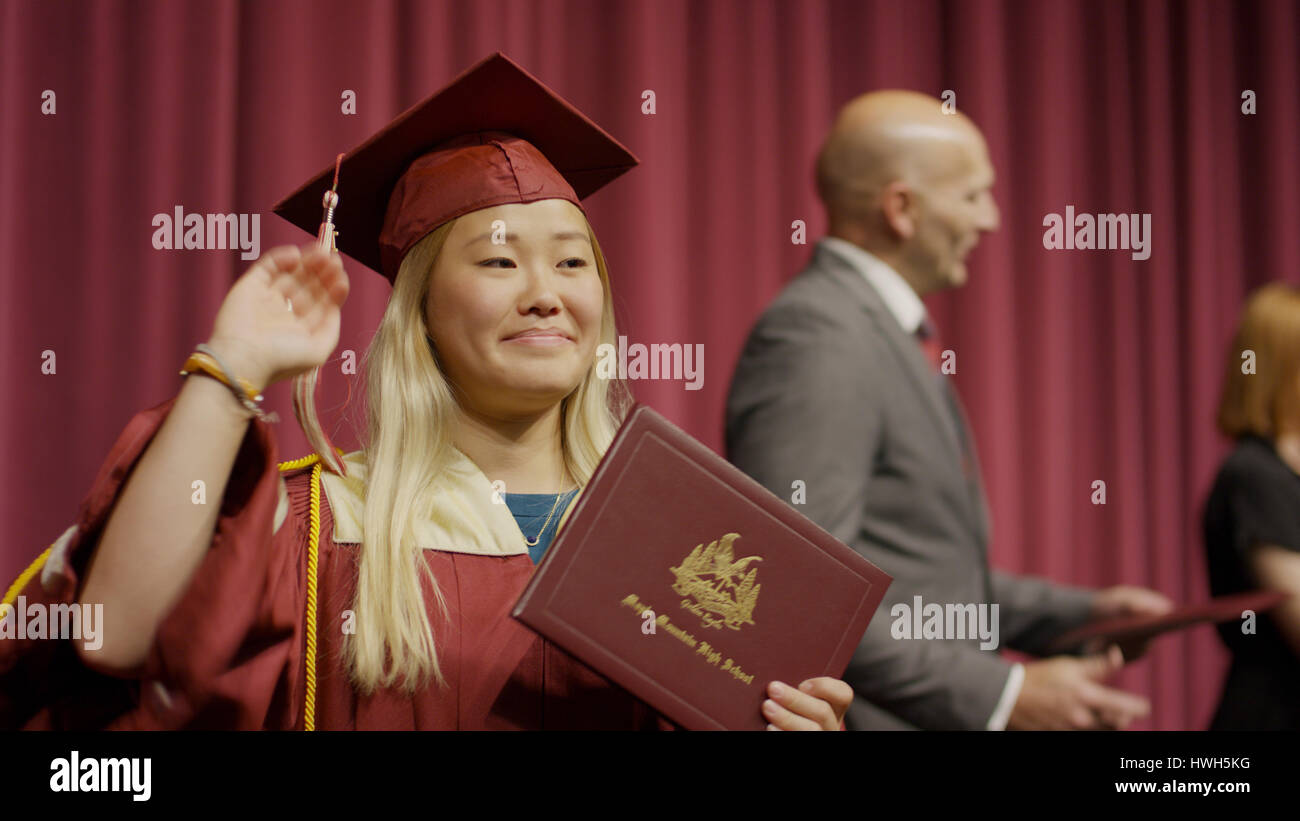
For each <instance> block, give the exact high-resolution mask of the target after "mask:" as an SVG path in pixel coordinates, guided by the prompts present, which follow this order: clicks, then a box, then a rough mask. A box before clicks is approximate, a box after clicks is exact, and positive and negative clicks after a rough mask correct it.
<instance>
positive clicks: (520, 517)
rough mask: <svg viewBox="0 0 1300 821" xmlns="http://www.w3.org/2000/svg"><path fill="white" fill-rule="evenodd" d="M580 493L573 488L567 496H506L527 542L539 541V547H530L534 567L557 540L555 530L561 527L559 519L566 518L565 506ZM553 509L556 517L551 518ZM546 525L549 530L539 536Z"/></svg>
mask: <svg viewBox="0 0 1300 821" xmlns="http://www.w3.org/2000/svg"><path fill="white" fill-rule="evenodd" d="M577 492H578V489H577V488H574V489H573V490H570V491H566V492H564V493H507V494H505V499H506V507H508V508H510V513H511V514H512V515H513V516H514V517H515V523H516V524H518V525H519V530H520V531H521V532H522V533H523V534H524V539H526V540H527V541H530V542H531V541H533V540H534V539H536V540H537V544H536V545H529V546H528V557H529V558H530V559H532V560H533V564H537V563H538V562H540V561H541V560H542V554H543V553H545V552H546V548H548V547H550V546H551V541H552V540H554V539H555V531H556V530H558V529H559V527H560V517H562V516H563V515H564V509H565V507H567V506H568V504H569V501H570V500H571V499H572V498H573V495H574V494H575V493H577ZM556 496H559V497H561V498H560V503H559V504H556V503H555V497H556ZM552 508H554V510H555V514H554V515H551V509H552ZM548 515H549V516H551V521H550V522H549V523H547V522H546V517H547V516H548ZM544 523H545V524H546V530H545V531H544V532H542V533H538V531H539V530H541V529H542V525H543V524H544Z"/></svg>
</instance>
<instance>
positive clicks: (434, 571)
mask: <svg viewBox="0 0 1300 821" xmlns="http://www.w3.org/2000/svg"><path fill="white" fill-rule="evenodd" d="M635 163H636V159H635V158H634V157H633V156H632V155H631V154H630V153H629V152H628V151H627V150H626V149H624V148H623V147H622V146H621V145H619V143H618V142H617V141H615V140H614V139H613V138H612V137H610V136H609V135H608V134H606V133H605V132H604V131H602V130H601V129H600V128H599V127H598V126H596V125H595V124H594V123H592V122H591V121H590V120H588V119H587V118H586V117H584V116H583V115H582V114H581V113H579V112H578V111H577V110H575V109H574V108H573V107H571V106H570V105H568V104H567V103H566V102H565V101H563V100H562V99H560V98H559V97H557V96H556V95H554V94H553V93H552V92H551V91H550V90H549V89H547V88H546V87H545V86H544V85H542V84H541V83H540V82H538V81H537V80H536V79H534V78H533V77H531V76H530V75H528V74H527V73H526V72H524V71H523V70H522V69H520V68H519V67H518V66H516V65H515V64H514V63H512V62H510V61H509V60H508V59H506V58H505V57H503V56H500V55H496V56H494V57H492V58H489V59H488V60H486V61H484V62H483V63H481V64H479V65H478V66H476V67H474V68H473V69H471V70H469V71H468V72H466V73H465V74H463V75H461V76H460V77H459V78H457V79H456V80H455V81H454V82H453V83H452V84H451V85H449V86H448V87H446V88H444V89H443V90H441V91H439V92H438V93H436V94H434V95H433V96H432V97H430V98H428V99H427V100H425V101H424V102H422V103H420V104H418V105H417V106H415V107H414V108H412V109H410V110H409V111H407V112H406V113H405V114H403V115H402V116H401V117H399V118H398V119H397V120H396V121H394V122H393V123H391V124H390V125H389V126H387V127H386V128H385V129H384V130H382V131H381V132H379V133H378V134H376V135H375V136H373V137H372V138H370V139H369V140H367V141H366V142H365V143H363V144H362V145H361V146H359V147H358V148H357V149H356V150H354V151H353V152H351V153H350V154H348V155H346V156H345V157H344V158H343V160H342V163H341V172H340V174H339V176H338V180H339V184H340V194H339V196H340V198H341V199H342V202H341V204H340V209H341V210H340V214H346V215H347V217H346V219H341V220H340V222H341V223H342V233H341V236H342V238H343V240H344V242H343V245H344V247H345V248H347V250H348V251H349V253H352V254H353V256H355V257H356V258H357V259H358V260H360V261H361V262H363V263H365V264H367V265H369V266H371V267H373V268H375V269H376V270H379V271H382V272H383V273H384V275H385V276H386V277H387V278H388V279H389V280H390V281H391V282H392V283H393V293H392V296H391V298H390V301H389V303H388V307H387V309H386V311H385V313H384V316H383V318H382V320H381V321H380V325H379V328H378V330H377V332H376V334H375V336H374V339H373V341H372V343H371V345H370V347H369V349H368V351H367V353H366V357H365V374H366V387H367V410H368V419H367V436H366V439H365V441H364V446H363V449H362V450H360V451H358V452H355V453H350V454H347V455H345V456H342V458H340V457H339V455H338V453H337V452H336V450H335V449H334V448H333V447H332V445H330V444H329V441H328V439H327V438H326V437H325V436H324V434H323V433H322V432H321V430H320V427H319V424H318V423H317V422H316V419H315V415H314V413H313V412H312V409H311V400H310V397H311V386H312V385H313V384H314V380H313V378H312V376H311V375H312V374H314V373H315V371H314V370H313V369H314V368H317V367H319V366H320V365H321V364H322V363H324V362H325V361H326V359H327V358H328V357H329V355H330V354H331V352H332V351H333V349H334V347H335V345H336V344H337V342H338V337H339V313H340V308H341V306H342V304H343V302H344V300H345V299H346V297H347V293H348V280H347V276H346V275H345V274H344V271H343V268H342V265H341V263H340V261H339V258H338V256H337V255H336V254H332V253H327V252H325V251H323V250H318V249H314V248H308V249H306V250H304V251H299V250H298V249H295V248H277V249H275V250H273V251H271V252H269V253H267V254H266V255H265V256H263V257H262V258H261V259H260V260H258V261H257V263H256V264H254V265H253V266H252V267H251V268H250V269H249V270H248V272H247V273H246V274H244V275H243V276H242V277H241V278H240V279H239V280H238V281H237V282H236V283H235V285H234V286H233V287H232V289H231V291H230V292H229V294H228V295H227V297H226V299H225V302H224V303H223V304H222V306H221V308H220V310H219V312H218V314H217V317H216V320H215V323H214V327H213V332H212V335H211V337H210V338H209V340H208V342H207V343H206V344H205V345H203V346H200V348H201V350H200V351H199V352H197V353H196V354H195V355H194V356H191V358H190V359H189V360H187V361H186V363H185V365H184V372H187V373H189V374H191V376H190V378H187V379H186V380H185V382H184V384H183V387H182V388H181V390H180V392H179V394H178V395H177V396H176V397H174V398H173V399H170V400H168V401H167V402H165V403H163V404H162V405H159V406H158V407H156V408H153V409H150V410H148V411H145V412H143V413H140V414H138V415H137V416H136V417H134V418H133V419H132V420H131V422H130V423H129V424H128V425H127V427H126V429H125V431H124V432H123V433H122V435H121V437H120V438H119V439H118V441H117V443H116V445H115V446H114V447H113V449H112V451H111V453H110V454H109V457H108V459H107V461H106V462H105V464H104V466H103V468H102V469H101V471H100V474H99V476H98V478H97V479H96V481H95V483H94V486H93V488H92V489H91V491H90V493H89V495H88V496H87V498H86V499H85V501H84V502H83V504H82V507H81V510H80V513H79V515H78V518H77V522H76V524H75V525H74V526H73V527H71V528H69V529H68V531H67V532H66V533H65V534H64V535H63V536H62V537H61V538H60V539H59V540H58V541H57V542H56V543H55V544H54V545H52V546H51V548H50V549H49V550H47V551H46V553H45V554H44V555H43V556H42V557H41V558H39V559H38V560H37V561H36V562H35V563H33V565H32V566H31V567H29V568H28V570H27V571H26V572H25V573H24V574H23V575H22V576H21V577H20V578H19V579H18V581H17V582H15V584H14V585H13V586H11V588H10V589H9V591H8V594H7V595H6V597H5V601H6V602H10V603H14V604H17V603H18V602H19V601H22V602H23V603H24V604H25V606H26V607H28V608H31V607H33V606H35V607H37V608H38V609H39V608H40V607H49V606H52V605H56V604H59V603H64V604H66V603H75V602H80V603H86V604H92V603H102V604H103V610H102V612H103V624H102V626H101V633H102V645H101V646H99V647H98V648H97V649H92V648H90V647H89V646H87V643H85V642H82V641H72V640H59V641H50V640H45V639H39V638H37V639H33V638H28V639H26V640H18V639H15V640H12V641H5V642H0V682H3V683H2V684H0V724H3V725H6V726H25V727H28V728H99V727H105V728H134V729H141V728H148V729H163V728H227V729H228V728H238V729H259V728H267V729H528V728H547V729H553V728H609V729H635V728H648V729H653V728H656V727H666V726H671V725H669V724H668V722H666V720H664V719H663V718H662V717H660V716H658V715H657V714H656V713H655V712H654V711H653V710H651V709H650V708H649V707H648V706H646V705H645V704H643V703H641V702H639V701H638V700H637V699H635V698H633V697H632V696H630V695H629V694H627V693H626V692H625V691H623V690H621V689H620V688H617V687H615V686H614V685H612V684H611V683H609V682H608V681H607V680H605V679H604V678H602V677H601V676H599V675H597V674H596V673H594V672H593V671H591V670H590V669H588V668H586V667H585V666H583V665H582V664H580V663H579V662H577V661H576V660H575V659H573V658H572V657H570V656H568V655H567V654H566V653H564V652H563V651H562V650H560V649H559V648H558V647H556V646H554V645H552V644H551V643H550V642H549V641H546V640H544V639H542V638H541V637H540V636H538V635H537V634H535V633H533V632H531V631H530V630H529V629H528V628H526V627H525V626H523V625H522V624H520V623H519V622H517V621H515V620H514V619H512V618H511V617H510V615H509V613H510V609H511V607H512V605H513V604H514V602H515V601H516V600H517V598H518V597H519V594H520V593H521V591H522V590H523V588H524V586H525V584H526V583H527V582H528V580H529V578H530V576H531V574H532V573H533V570H534V563H535V561H536V560H537V559H539V558H540V556H541V554H542V551H543V550H545V549H546V546H547V545H548V544H549V543H550V540H551V539H552V538H553V536H554V534H555V531H556V529H557V528H558V526H559V523H560V521H561V520H562V518H563V514H564V513H565V511H566V510H567V506H568V505H571V504H572V501H573V499H574V497H575V495H576V492H577V491H578V490H579V489H580V488H581V487H582V486H583V484H584V483H585V482H586V481H587V480H588V479H589V478H590V477H591V475H592V472H593V471H594V469H595V467H596V464H597V462H598V461H599V459H600V457H601V454H602V453H603V451H604V449H605V448H606V447H607V446H608V444H609V442H610V440H611V439H612V438H613V434H614V432H615V430H616V428H617V426H618V423H619V420H620V397H619V396H617V395H615V390H614V386H612V385H611V384H610V383H608V382H607V381H605V380H603V379H600V378H598V377H597V375H596V370H595V351H596V346H597V345H598V344H599V343H601V342H610V343H612V342H613V341H614V340H615V339H616V335H615V329H614V317H613V310H612V308H613V305H612V301H611V296H610V282H609V275H608V272H607V271H606V268H605V261H604V258H603V256H602V255H601V252H600V247H599V245H598V244H597V243H596V238H595V236H594V234H593V233H592V231H591V228H590V226H589V225H588V223H587V219H586V216H585V214H584V212H583V211H582V208H581V206H580V198H581V197H585V196H586V195H587V194H590V193H591V192H592V191H594V190H596V189H597V188H599V187H600V186H602V185H604V184H605V183H606V182H608V181H609V180H611V179H613V178H614V177H616V176H618V175H619V174H621V173H622V172H623V171H625V170H627V169H628V168H630V167H631V166H633V165H634V164H635ZM333 171H334V169H331V170H330V171H328V172H322V174H321V175H319V176H318V177H317V178H315V179H314V180H312V181H310V182H309V183H307V184H306V185H304V186H303V188H302V189H300V190H299V192H298V193H297V194H295V195H293V196H291V197H290V198H288V199H287V200H285V202H283V203H282V204H281V205H280V206H279V207H277V209H276V210H277V213H280V214H281V215H282V216H284V217H286V218H287V219H289V220H290V221H292V222H294V223H295V224H297V225H299V226H301V227H303V228H304V229H306V230H308V231H314V230H315V228H316V226H317V224H318V223H319V222H320V215H321V204H320V202H321V201H320V197H321V193H322V192H323V191H324V190H326V189H327V187H328V186H329V176H330V174H332V173H333ZM289 378H296V379H297V380H298V381H297V384H296V387H297V390H296V392H295V412H296V415H297V416H298V419H299V422H300V423H301V424H302V425H303V428H304V430H305V431H306V433H307V435H308V439H309V441H311V442H312V444H313V446H314V447H315V448H316V449H317V451H318V453H317V454H314V455H312V456H311V457H308V458H306V459H299V460H296V461H293V462H286V463H283V464H278V465H277V458H278V454H277V448H276V438H275V435H274V433H273V429H272V427H271V426H270V425H269V424H267V420H266V419H265V418H264V415H263V414H262V413H261V411H260V409H259V408H258V406H257V401H258V400H259V399H260V396H259V392H260V390H262V389H264V388H265V387H266V386H267V385H270V384H272V383H274V382H277V381H281V380H284V379H289ZM232 393H233V394H234V396H233V397H232ZM250 425H251V427H250ZM197 480H202V481H203V482H204V483H205V485H206V494H207V498H208V503H207V504H194V503H193V496H194V494H195V482H196V481H197ZM494 482H504V486H505V488H506V493H505V494H504V501H505V502H506V504H500V503H498V502H499V501H501V497H500V495H499V494H498V491H499V490H500V487H501V486H500V484H497V485H496V486H495V487H494ZM20 597H21V599H20ZM13 615H14V614H13V611H12V610H10V611H9V612H8V615H7V616H6V617H12V616H13ZM768 695H769V696H770V698H769V699H768V700H766V701H765V702H764V703H763V705H762V707H761V708H760V709H761V710H762V712H763V715H764V717H765V718H766V719H767V721H768V722H769V726H771V727H773V728H777V729H837V728H839V727H840V726H841V725H840V719H841V717H842V716H843V713H844V711H845V709H847V707H848V703H849V701H850V699H851V698H852V691H851V690H850V689H849V687H848V686H847V685H846V684H844V683H843V682H842V681H838V680H835V679H830V678H817V679H811V680H809V681H808V682H794V683H791V684H789V685H782V684H781V683H771V684H769V687H768Z"/></svg>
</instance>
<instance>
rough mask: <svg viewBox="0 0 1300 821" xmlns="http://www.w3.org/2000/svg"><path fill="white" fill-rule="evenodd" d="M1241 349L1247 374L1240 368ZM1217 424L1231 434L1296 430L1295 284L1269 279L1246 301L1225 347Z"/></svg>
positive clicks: (1299, 347) (1298, 319)
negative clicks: (1248, 357) (1250, 364)
mask: <svg viewBox="0 0 1300 821" xmlns="http://www.w3.org/2000/svg"><path fill="white" fill-rule="evenodd" d="M1246 351H1251V352H1253V353H1254V360H1255V367H1254V372H1253V373H1247V372H1245V360H1244V359H1243V353H1245V352H1246ZM1218 426H1219V430H1220V431H1222V432H1223V433H1224V434H1225V435H1227V436H1230V437H1233V438H1236V437H1238V436H1242V435H1245V434H1254V435H1256V436H1262V437H1265V438H1270V439H1271V438H1275V437H1276V436H1278V435H1279V434H1286V433H1300V286H1296V285H1289V284H1287V283H1283V282H1273V283H1269V284H1268V285H1265V286H1263V287H1262V288H1260V289H1259V290H1257V291H1255V293H1254V294H1252V295H1251V297H1250V298H1249V299H1248V300H1247V302H1246V307H1245V308H1244V309H1243V310H1242V312H1241V321H1240V323H1239V325H1238V326H1237V332H1236V334H1235V335H1234V336H1233V339H1232V347H1231V348H1230V349H1229V350H1228V369H1227V376H1226V377H1225V378H1224V381H1223V394H1222V396H1221V398H1220V400H1219V414H1218Z"/></svg>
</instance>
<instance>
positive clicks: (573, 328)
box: [425, 200, 605, 419]
mask: <svg viewBox="0 0 1300 821" xmlns="http://www.w3.org/2000/svg"><path fill="white" fill-rule="evenodd" d="M494 240H496V242H494ZM498 243H499V244H498ZM604 303H605V290H604V286H603V284H602V282H601V277H600V272H599V271H598V269H597V267H596V255H595V252H594V250H593V249H592V246H591V241H590V235H589V233H588V228H587V221H586V219H585V217H584V216H583V214H582V212H581V211H580V210H578V208H577V207H576V206H575V205H573V204H572V203H570V202H567V201H565V200H539V201H537V202H532V203H527V204H509V205H498V206H494V207H492V208H484V209H482V210H480V211H474V212H471V213H469V214H467V215H465V216H463V217H460V218H459V219H458V220H457V221H456V224H455V225H454V226H452V228H451V231H450V232H449V233H448V235H447V239H446V243H445V244H444V245H443V248H442V251H441V253H439V255H438V258H437V261H436V262H435V263H434V266H433V271H432V273H431V274H430V281H429V295H428V299H427V301H426V302H425V320H426V322H427V324H428V328H429V335H430V337H431V338H432V339H433V344H434V348H435V349H436V351H437V354H438V361H439V364H440V365H441V367H442V370H443V372H444V373H445V374H446V376H447V378H448V380H449V381H450V382H451V383H452V384H453V385H454V386H455V387H456V391H457V398H458V399H459V401H460V402H461V403H462V404H463V405H465V406H466V407H467V409H469V410H472V411H474V412H477V413H480V414H483V415H487V416H490V417H492V418H497V419H511V418H518V417H521V416H527V415H532V414H536V413H540V412H542V411H545V410H546V409H548V408H549V407H551V406H553V405H555V404H556V403H558V402H560V401H561V400H562V399H564V398H565V397H566V396H568V395H569V394H570V393H572V392H573V390H574V389H575V388H577V387H578V385H579V384H580V383H581V381H582V379H583V377H584V376H585V375H586V373H587V371H588V369H589V368H590V367H591V365H592V362H593V361H594V359H595V352H596V345H597V344H598V343H599V341H600V333H601V321H602V316H603V313H604V307H605V305H604Z"/></svg>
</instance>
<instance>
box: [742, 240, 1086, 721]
mask: <svg viewBox="0 0 1300 821" xmlns="http://www.w3.org/2000/svg"><path fill="white" fill-rule="evenodd" d="M963 448H965V453H966V458H967V459H968V460H969V461H968V464H969V465H970V468H971V469H970V478H969V479H968V478H967V474H966V471H964V470H963V467H962V465H963V452H964V451H963ZM727 456H728V458H729V459H730V460H731V461H732V462H733V463H734V464H735V465H736V466H737V467H739V468H740V469H741V470H743V471H745V472H746V473H747V474H749V475H750V476H752V477H754V478H755V479H756V480H758V481H759V482H760V483H761V484H763V485H764V486H765V487H767V488H768V489H769V490H771V491H772V492H773V493H775V494H776V495H778V496H780V497H782V498H784V499H788V500H789V499H792V498H793V494H794V490H793V488H794V483H795V482H796V481H802V482H803V483H804V491H805V493H806V501H805V502H804V503H803V504H801V505H796V509H798V510H799V511H800V512H802V513H803V514H804V515H806V516H808V517H809V518H811V519H812V520H813V521H814V522H816V523H817V524H819V525H821V527H823V528H824V529H826V530H827V531H829V532H830V533H831V534H832V535H834V536H835V537H836V538H837V539H839V540H840V541H842V542H844V543H845V544H847V545H849V546H850V547H852V548H854V549H855V550H857V551H858V552H859V553H861V554H862V555H863V556H866V557H867V558H868V559H870V560H871V561H872V562H874V563H875V564H876V565H878V566H879V567H880V568H881V569H883V570H884V571H885V572H887V573H889V574H890V575H891V576H893V577H894V583H893V584H892V585H891V586H890V588H889V591H888V593H887V594H886V596H885V600H884V601H883V602H882V604H881V606H880V609H879V610H878V611H877V612H876V615H875V618H874V619H873V620H872V622H871V625H870V627H869V628H868V629H867V633H866V635H865V636H864V637H863V640H862V643H861V644H860V645H859V647H858V651H857V653H856V654H855V656H854V658H853V660H852V662H851V663H850V664H849V668H848V670H847V672H846V673H845V675H844V678H845V680H846V681H847V682H848V683H849V684H850V685H852V686H853V688H854V690H855V692H856V693H857V694H858V696H859V698H856V699H854V705H853V707H852V708H851V710H850V713H849V716H848V718H847V722H848V725H849V727H850V728H851V729H867V728H872V729H877V728H895V729H897V728H906V727H909V726H916V727H922V728H927V729H929V728H933V729H983V728H984V727H985V726H986V725H987V723H988V721H989V718H990V716H991V715H992V714H993V711H994V709H995V707H996V705H997V702H998V699H999V698H1000V696H1001V694H1002V691H1003V688H1004V687H1005V685H1006V682H1007V677H1008V675H1009V674H1010V669H1011V665H1010V664H1009V663H1008V662H1006V661H1005V660H1003V659H1002V658H1001V656H1000V655H999V654H998V653H997V652H996V651H995V650H987V651H986V650H981V649H980V648H979V643H980V642H979V640H978V638H972V639H970V640H937V639H930V640H924V639H912V640H907V639H894V638H892V637H891V631H890V625H891V622H892V621H893V619H892V618H891V616H890V609H891V607H892V606H893V605H894V604H895V603H898V602H903V603H906V604H908V605H909V606H911V605H912V604H913V597H914V596H918V595H919V596H921V598H922V600H923V602H924V603H927V604H928V603H931V602H933V603H937V604H940V605H944V604H949V603H952V604H966V603H976V604H978V603H992V602H996V603H997V604H998V605H999V613H998V616H999V634H1000V635H999V639H1000V642H1001V645H1002V646H1010V647H1012V648H1014V649H1017V650H1024V651H1026V652H1030V653H1037V652H1040V651H1041V650H1042V648H1043V645H1044V643H1045V642H1046V641H1047V640H1048V639H1050V638H1051V637H1053V636H1055V635H1057V634H1058V633H1060V632H1062V631H1064V630H1066V629H1069V628H1071V627H1074V626H1077V625H1078V624H1080V623H1082V622H1083V621H1084V620H1085V619H1086V618H1087V611H1088V608H1089V606H1090V604H1091V599H1092V594H1091V593H1090V592H1087V591H1083V590H1077V589H1071V588H1065V587H1060V586H1056V585H1052V584H1049V583H1047V582H1045V581H1042V580H1039V579H1033V578H1027V577H1015V576H1011V575H1009V574H1004V573H998V572H993V571H991V570H990V568H989V564H988V540H989V524H988V515H987V511H986V506H985V499H984V491H983V488H982V485H981V483H980V480H979V466H978V461H977V460H976V456H975V451H974V443H973V441H971V437H970V434H969V431H968V429H967V427H966V424H965V419H964V416H963V415H962V411H961V407H960V404H959V403H958V401H957V397H956V394H955V393H954V392H953V391H952V390H951V387H950V386H949V385H948V382H947V378H946V377H945V378H940V377H939V376H938V375H937V374H936V373H935V372H934V369H933V368H932V367H931V365H930V363H929V362H928V361H927V360H926V358H925V354H924V353H923V352H922V350H921V347H920V345H918V344H917V342H916V340H915V339H913V338H911V337H909V336H908V335H907V334H906V333H905V332H904V331H903V330H902V329H901V328H900V327H899V325H898V322H897V320H895V319H894V317H893V315H892V314H890V313H889V310H888V309H887V308H886V306H885V304H884V302H883V301H882V300H881V299H880V296H879V295H878V294H877V293H876V290H875V289H874V288H873V287H872V286H871V284H870V283H868V282H867V280H866V278H865V277H863V275H862V274H861V273H859V272H858V271H857V270H856V269H854V268H853V267H852V266H851V265H850V264H849V263H848V262H847V261H845V260H843V259H841V258H840V257H839V256H838V255H836V254H834V253H832V252H831V251H828V250H826V249H825V248H821V247H819V248H818V249H817V251H816V253H815V254H814V256H813V259H812V261H811V263H810V264H809V266H808V267H807V268H806V269H805V270H804V271H803V272H802V273H801V274H800V275H799V277H798V278H796V279H795V280H794V281H793V282H791V283H790V284H789V285H788V286H787V287H786V289H785V290H784V291H783V292H782V293H781V295H780V296H779V297H778V298H777V299H776V301H775V302H773V303H772V305H771V306H769V307H768V309H767V311H765V312H764V313H763V315H762V317H760V319H759V320H758V323H757V324H756V325H755V327H754V329H753V331H752V332H751V333H750V336H749V339H748V341H747V342H746V345H745V348H744V351H743V353H742V354H741V358H740V362H739V364H738V365H737V368H736V373H735V377H734V379H733V380H732V385H731V391H730V395H729V396H728V400H727Z"/></svg>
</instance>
